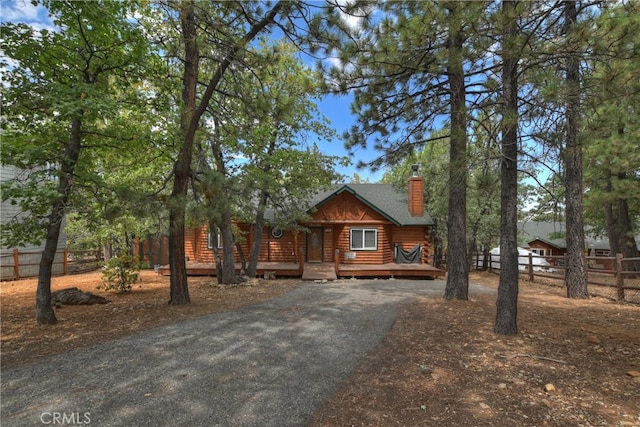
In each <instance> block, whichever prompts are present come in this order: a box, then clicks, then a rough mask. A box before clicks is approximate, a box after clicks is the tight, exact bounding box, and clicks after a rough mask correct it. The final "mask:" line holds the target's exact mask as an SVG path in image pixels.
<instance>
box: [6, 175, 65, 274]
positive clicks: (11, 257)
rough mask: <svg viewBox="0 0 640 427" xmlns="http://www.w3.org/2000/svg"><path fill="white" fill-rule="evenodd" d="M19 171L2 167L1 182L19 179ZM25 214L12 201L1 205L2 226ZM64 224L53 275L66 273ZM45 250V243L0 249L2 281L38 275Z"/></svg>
mask: <svg viewBox="0 0 640 427" xmlns="http://www.w3.org/2000/svg"><path fill="white" fill-rule="evenodd" d="M21 173H24V172H22V171H20V170H19V169H16V168H15V167H13V166H7V165H1V167H0V180H1V181H2V182H3V183H4V182H7V181H10V180H13V179H16V178H17V177H19V175H20V174H21ZM21 215H24V213H23V212H22V211H21V210H20V207H19V206H18V205H12V204H11V202H10V201H6V202H2V203H1V205H0V226H4V225H5V224H7V223H9V222H10V221H11V220H12V219H14V218H20V216H21ZM66 241H67V239H66V235H65V233H64V223H63V227H62V230H61V232H60V239H59V240H58V249H57V252H56V257H55V259H54V262H53V274H63V273H64V249H65V247H66ZM43 250H44V241H43V242H42V243H41V244H39V245H27V246H24V247H19V248H8V247H4V246H2V248H0V280H7V279H16V278H19V277H34V276H37V275H38V270H39V267H40V266H39V265H40V258H41V257H42V251H43Z"/></svg>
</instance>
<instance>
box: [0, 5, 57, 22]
mask: <svg viewBox="0 0 640 427" xmlns="http://www.w3.org/2000/svg"><path fill="white" fill-rule="evenodd" d="M0 16H1V17H2V21H4V22H23V23H25V24H31V23H34V22H38V21H41V20H42V19H43V17H46V16H47V11H46V9H45V8H44V7H42V6H41V5H36V6H34V5H33V4H31V2H30V1H28V0H10V1H5V0H3V1H1V2H0ZM45 19H46V18H45Z"/></svg>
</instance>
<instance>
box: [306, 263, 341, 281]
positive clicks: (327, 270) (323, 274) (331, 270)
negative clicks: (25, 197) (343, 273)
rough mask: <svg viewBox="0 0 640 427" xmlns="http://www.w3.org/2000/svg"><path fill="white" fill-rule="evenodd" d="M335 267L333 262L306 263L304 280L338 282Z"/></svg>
mask: <svg viewBox="0 0 640 427" xmlns="http://www.w3.org/2000/svg"><path fill="white" fill-rule="evenodd" d="M337 278H338V276H336V271H335V266H334V264H333V263H331V262H305V263H304V270H303V272H302V280H336V279H337Z"/></svg>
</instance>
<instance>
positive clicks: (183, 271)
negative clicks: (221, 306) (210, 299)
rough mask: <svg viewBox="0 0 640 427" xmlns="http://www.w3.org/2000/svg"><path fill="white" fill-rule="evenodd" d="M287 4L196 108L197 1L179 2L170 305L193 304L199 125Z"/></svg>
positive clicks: (212, 82) (222, 68)
mask: <svg viewBox="0 0 640 427" xmlns="http://www.w3.org/2000/svg"><path fill="white" fill-rule="evenodd" d="M285 4H286V2H284V1H279V2H278V3H276V4H275V5H274V6H273V7H272V8H271V9H270V10H269V11H267V12H266V13H265V15H264V17H263V18H262V19H261V20H259V21H255V22H252V23H251V28H249V31H248V32H247V33H246V34H245V36H244V37H243V38H242V42H240V43H236V44H235V45H234V46H232V47H231V49H229V51H228V52H227V54H226V56H225V57H224V59H222V61H220V64H219V66H218V68H217V69H216V70H215V72H214V73H213V75H212V76H211V79H209V82H208V83H207V86H206V88H205V89H204V91H203V92H202V97H201V99H200V102H199V103H198V104H197V106H196V89H197V85H198V73H199V59H200V56H199V51H198V43H197V26H196V16H195V6H194V2H193V0H184V1H182V2H181V3H179V6H178V7H179V15H180V24H181V30H182V38H183V42H184V48H185V58H184V75H183V82H182V85H183V88H182V103H183V105H182V109H183V111H182V116H181V118H180V136H181V137H182V138H183V140H182V150H181V152H180V154H179V157H178V160H177V161H176V163H175V164H174V181H173V190H172V192H171V197H170V203H169V223H170V224H169V225H170V229H169V266H170V269H171V279H170V291H171V298H170V300H169V304H172V305H180V304H188V303H189V302H190V298H189V288H188V284H187V267H186V261H185V249H184V221H185V202H186V195H187V188H188V183H189V176H190V173H191V156H192V152H193V144H194V141H195V134H196V130H197V129H198V123H199V121H200V118H201V117H202V115H203V114H204V112H205V111H206V109H207V107H208V105H209V102H210V101H211V97H212V96H213V93H214V92H215V89H216V87H217V86H218V84H219V83H220V80H221V79H222V77H223V76H224V74H225V73H226V71H227V69H228V68H229V67H230V66H231V64H232V63H233V61H234V60H235V59H236V55H238V54H239V53H240V52H242V51H243V50H244V49H245V48H246V47H247V45H249V43H251V41H252V40H253V39H254V38H256V37H257V36H258V35H259V34H260V33H261V32H262V30H264V29H265V28H267V27H268V26H269V25H271V24H272V23H273V22H274V20H275V17H276V15H277V14H278V13H279V12H280V10H281V9H282V8H283V7H284V6H285Z"/></svg>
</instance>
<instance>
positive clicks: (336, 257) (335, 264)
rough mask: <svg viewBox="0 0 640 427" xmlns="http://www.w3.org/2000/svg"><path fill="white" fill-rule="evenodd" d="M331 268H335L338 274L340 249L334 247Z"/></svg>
mask: <svg viewBox="0 0 640 427" xmlns="http://www.w3.org/2000/svg"><path fill="white" fill-rule="evenodd" d="M333 268H334V269H335V271H336V274H338V272H339V270H340V249H336V251H335V253H334V255H333Z"/></svg>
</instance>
